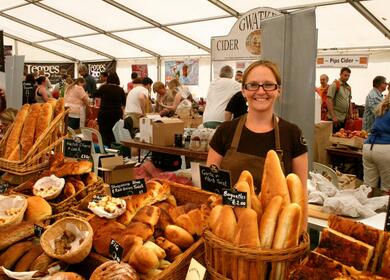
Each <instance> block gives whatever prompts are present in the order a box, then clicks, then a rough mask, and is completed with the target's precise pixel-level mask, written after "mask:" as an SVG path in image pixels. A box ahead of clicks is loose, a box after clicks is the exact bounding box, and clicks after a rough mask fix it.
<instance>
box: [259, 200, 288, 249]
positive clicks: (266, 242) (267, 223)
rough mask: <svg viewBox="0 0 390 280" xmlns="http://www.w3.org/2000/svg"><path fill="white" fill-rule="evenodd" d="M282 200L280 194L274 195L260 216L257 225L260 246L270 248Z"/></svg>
mask: <svg viewBox="0 0 390 280" xmlns="http://www.w3.org/2000/svg"><path fill="white" fill-rule="evenodd" d="M282 202H283V198H282V197H281V196H280V195H277V196H274V197H273V198H272V200H271V202H270V204H269V205H268V206H267V208H266V209H265V212H264V214H263V216H262V217H261V221H260V225H259V234H260V246H261V248H264V249H270V248H272V242H273V240H274V235H275V230H276V225H277V223H278V217H279V214H280V213H281V211H282V209H283V208H282Z"/></svg>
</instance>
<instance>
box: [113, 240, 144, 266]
mask: <svg viewBox="0 0 390 280" xmlns="http://www.w3.org/2000/svg"><path fill="white" fill-rule="evenodd" d="M118 240H119V244H121V246H122V248H124V249H125V251H124V252H123V254H124V257H123V258H122V261H123V262H129V260H130V258H131V256H132V255H133V254H134V253H135V252H136V251H137V250H138V249H140V248H141V247H142V245H144V241H143V239H142V238H141V237H139V236H134V235H122V237H119V238H118Z"/></svg>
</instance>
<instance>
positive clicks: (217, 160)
mask: <svg viewBox="0 0 390 280" xmlns="http://www.w3.org/2000/svg"><path fill="white" fill-rule="evenodd" d="M222 159H223V156H221V155H220V154H218V153H217V152H216V151H215V150H214V149H213V148H211V147H210V148H209V153H208V155H207V166H210V165H212V164H214V165H216V166H217V167H218V168H219V167H220V165H221V162H222Z"/></svg>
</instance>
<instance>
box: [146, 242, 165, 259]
mask: <svg viewBox="0 0 390 280" xmlns="http://www.w3.org/2000/svg"><path fill="white" fill-rule="evenodd" d="M143 247H144V248H149V249H151V250H152V251H153V252H154V253H155V254H156V256H157V258H159V259H165V257H166V256H167V254H166V253H165V251H164V249H163V248H161V247H160V246H158V245H157V244H156V243H154V242H152V241H146V242H145V244H144V245H143Z"/></svg>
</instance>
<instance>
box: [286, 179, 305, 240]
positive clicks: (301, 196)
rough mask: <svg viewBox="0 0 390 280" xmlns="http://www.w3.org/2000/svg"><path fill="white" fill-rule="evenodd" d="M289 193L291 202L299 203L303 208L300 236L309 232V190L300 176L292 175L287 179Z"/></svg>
mask: <svg viewBox="0 0 390 280" xmlns="http://www.w3.org/2000/svg"><path fill="white" fill-rule="evenodd" d="M286 182H287V187H288V192H289V194H290V199H291V202H293V203H297V204H298V205H299V206H300V207H301V222H300V228H299V236H301V235H302V233H303V232H304V231H307V219H308V218H307V216H308V198H307V190H306V189H305V187H304V185H303V184H302V182H301V179H300V178H299V177H298V175H296V174H294V173H290V174H288V175H287V177H286Z"/></svg>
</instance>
